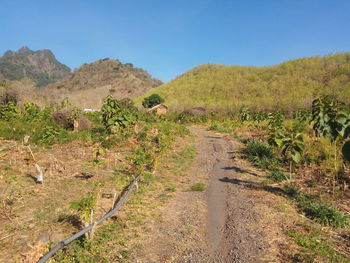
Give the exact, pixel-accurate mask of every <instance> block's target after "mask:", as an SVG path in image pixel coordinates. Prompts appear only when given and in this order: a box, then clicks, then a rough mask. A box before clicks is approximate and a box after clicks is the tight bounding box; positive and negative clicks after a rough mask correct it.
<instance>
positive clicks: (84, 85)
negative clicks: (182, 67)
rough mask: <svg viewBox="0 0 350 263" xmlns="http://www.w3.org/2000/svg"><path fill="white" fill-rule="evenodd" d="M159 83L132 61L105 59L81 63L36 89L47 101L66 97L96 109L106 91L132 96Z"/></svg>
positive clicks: (77, 104)
mask: <svg viewBox="0 0 350 263" xmlns="http://www.w3.org/2000/svg"><path fill="white" fill-rule="evenodd" d="M161 84H162V81H160V80H158V79H154V78H152V76H151V75H149V74H148V73H147V72H146V71H145V70H143V69H141V68H136V67H134V66H133V65H132V64H131V63H122V62H120V61H119V60H115V59H111V58H105V59H100V60H97V61H95V62H92V63H90V64H84V65H82V66H81V67H79V68H78V69H76V70H75V71H74V72H71V73H70V74H68V75H67V76H65V77H64V78H63V79H61V80H59V81H57V82H55V83H52V84H50V85H48V86H47V87H45V88H44V89H41V90H40V91H38V92H39V93H38V94H39V95H38V96H41V97H42V98H45V99H46V100H47V101H49V102H50V103H51V102H55V101H56V102H57V101H61V100H62V99H64V98H68V100H69V101H70V103H72V104H73V105H75V106H81V107H95V108H98V107H100V105H101V101H102V99H103V98H104V97H105V96H107V95H109V94H112V95H113V96H115V97H116V98H119V99H122V98H135V97H138V96H141V95H143V94H145V93H147V92H148V91H150V90H152V89H153V88H155V87H158V86H160V85H161Z"/></svg>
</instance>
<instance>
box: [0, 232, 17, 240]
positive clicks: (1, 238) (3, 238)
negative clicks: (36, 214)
mask: <svg viewBox="0 0 350 263" xmlns="http://www.w3.org/2000/svg"><path fill="white" fill-rule="evenodd" d="M14 234H15V233H11V234H8V235H7V236H4V237H2V238H0V241H1V240H4V239H6V238H8V237H10V236H13V235H14Z"/></svg>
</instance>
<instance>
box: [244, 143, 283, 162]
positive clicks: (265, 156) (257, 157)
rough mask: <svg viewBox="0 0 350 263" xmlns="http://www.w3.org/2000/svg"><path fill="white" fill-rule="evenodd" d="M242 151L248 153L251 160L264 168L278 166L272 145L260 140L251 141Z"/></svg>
mask: <svg viewBox="0 0 350 263" xmlns="http://www.w3.org/2000/svg"><path fill="white" fill-rule="evenodd" d="M242 153H244V154H246V155H247V156H248V158H249V159H250V160H251V161H253V162H254V163H255V164H256V165H257V166H259V167H260V168H263V169H267V168H270V167H276V166H278V164H279V163H278V160H277V159H276V156H275V153H274V152H273V149H272V147H270V146H269V145H268V144H266V143H263V142H261V141H259V140H251V141H249V142H248V143H247V145H246V147H245V148H244V149H243V150H242Z"/></svg>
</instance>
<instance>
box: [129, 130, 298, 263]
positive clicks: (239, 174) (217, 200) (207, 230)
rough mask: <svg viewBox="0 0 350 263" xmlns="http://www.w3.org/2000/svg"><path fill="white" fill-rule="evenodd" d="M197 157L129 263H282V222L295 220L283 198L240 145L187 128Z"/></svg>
mask: <svg viewBox="0 0 350 263" xmlns="http://www.w3.org/2000/svg"><path fill="white" fill-rule="evenodd" d="M190 129H191V131H192V132H193V133H194V134H196V135H197V136H198V140H197V158H196V160H195V163H194V164H193V167H192V168H191V170H190V172H189V176H188V178H187V179H188V182H187V183H188V186H189V187H190V185H191V184H194V183H198V182H205V183H207V185H208V187H207V189H206V190H205V191H203V192H197V191H190V190H189V187H188V189H187V190H185V191H181V192H177V193H176V195H175V197H174V198H173V199H171V200H170V201H169V202H168V203H167V204H166V205H165V206H164V207H162V208H161V210H160V211H159V213H160V215H161V220H159V221H158V222H156V223H154V224H153V225H152V226H151V227H150V229H151V231H149V233H148V234H147V235H145V236H144V237H143V238H142V246H141V248H140V249H138V251H137V253H136V254H135V260H134V261H133V262H139V263H141V262H142V263H146V262H147V263H150V262H285V261H284V260H283V255H282V253H281V252H280V251H281V249H285V248H287V247H289V246H290V245H289V242H288V241H289V240H288V239H287V237H286V236H285V235H284V232H285V229H284V226H283V224H284V223H286V224H287V220H286V217H288V222H290V220H293V217H294V216H295V212H294V211H292V210H291V211H287V210H288V205H287V206H285V203H286V201H285V199H283V197H281V196H279V195H278V194H276V193H275V192H274V189H273V187H270V188H264V187H263V185H262V184H261V182H262V180H263V178H264V175H263V173H262V172H261V171H259V170H257V169H255V168H254V167H252V166H251V165H250V164H249V163H248V162H246V161H245V160H244V159H243V158H242V157H241V155H240V153H239V151H238V150H239V147H240V145H239V143H237V142H234V141H231V140H230V139H229V138H228V137H225V136H223V135H219V134H216V133H213V132H208V131H204V130H202V129H200V128H197V127H191V128H190Z"/></svg>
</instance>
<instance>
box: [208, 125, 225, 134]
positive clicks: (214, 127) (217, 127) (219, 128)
mask: <svg viewBox="0 0 350 263" xmlns="http://www.w3.org/2000/svg"><path fill="white" fill-rule="evenodd" d="M209 130H210V131H217V132H221V133H229V132H230V130H229V129H227V128H225V127H223V126H221V125H220V124H217V123H214V124H212V125H211V126H210V127H209Z"/></svg>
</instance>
